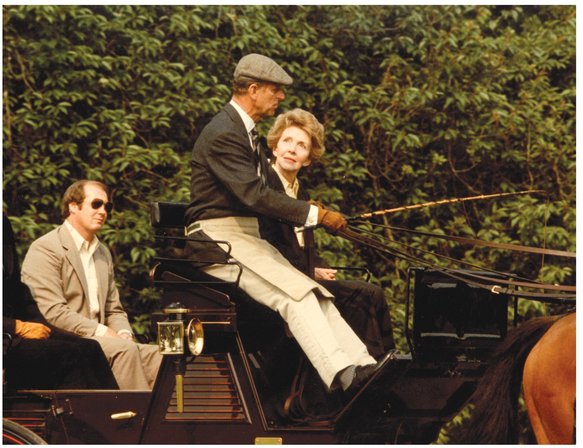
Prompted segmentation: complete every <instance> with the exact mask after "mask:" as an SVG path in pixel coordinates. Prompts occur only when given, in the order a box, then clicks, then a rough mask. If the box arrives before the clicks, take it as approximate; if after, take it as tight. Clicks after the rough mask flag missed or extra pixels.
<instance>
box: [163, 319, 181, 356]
mask: <svg viewBox="0 0 583 448" xmlns="http://www.w3.org/2000/svg"><path fill="white" fill-rule="evenodd" d="M158 350H159V351H160V353H161V354H162V355H183V354H184V323H183V322H182V321H169V322H158Z"/></svg>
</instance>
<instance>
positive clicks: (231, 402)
mask: <svg viewBox="0 0 583 448" xmlns="http://www.w3.org/2000/svg"><path fill="white" fill-rule="evenodd" d="M182 211H183V205H182V204H154V206H153V208H152V217H153V224H154V228H155V230H156V233H157V236H158V238H160V240H161V241H162V245H161V246H162V247H161V250H160V252H159V254H160V256H159V259H158V265H157V267H156V269H155V270H154V271H153V278H154V281H155V284H156V285H157V286H160V287H161V288H162V305H163V307H167V306H168V305H170V304H172V303H176V302H180V304H181V305H182V306H183V307H184V308H187V309H188V310H189V311H188V312H187V313H186V314H185V315H184V316H183V317H184V319H185V321H186V322H188V321H189V320H190V319H191V318H198V319H199V320H200V321H202V322H203V327H204V332H205V336H204V339H205V347H204V350H203V352H202V354H200V355H199V356H187V355H184V356H182V355H166V356H164V360H163V363H162V366H161V368H160V372H159V374H158V378H157V380H156V384H155V386H154V390H153V391H152V392H148V391H141V392H140V391H136V392H132V391H27V392H24V391H18V392H16V393H5V394H4V400H3V404H4V412H3V415H4V417H5V418H10V419H11V420H14V421H16V422H19V423H22V424H24V425H25V426H28V427H30V428H31V429H33V430H35V432H37V433H38V434H39V435H40V436H41V437H43V438H44V439H45V440H47V441H48V442H49V443H58V444H67V443H68V444H82V443H92V444H106V443H115V444H135V443H146V444H254V443H270V444H277V443H286V444H333V443H352V444H354V443H376V444H382V443H400V444H412V443H431V442H433V441H434V440H435V439H436V437H437V435H438V433H439V430H440V429H441V427H442V426H443V425H444V424H445V423H446V422H448V421H450V420H451V419H452V418H453V417H454V416H455V415H456V414H457V413H458V412H459V410H460V409H461V408H462V407H463V406H464V404H465V403H466V401H467V399H468V397H469V396H470V395H471V393H472V392H473V391H474V389H475V387H476V384H477V381H478V380H479V379H480V378H481V376H482V374H483V372H484V370H485V368H486V361H487V355H488V353H489V351H490V350H491V349H492V348H493V347H494V346H495V345H497V343H498V342H499V340H500V339H501V338H503V337H504V335H505V322H506V313H507V311H506V308H504V309H503V303H504V300H501V299H500V298H499V297H498V296H497V295H496V297H494V301H495V303H496V305H495V310H494V311H493V310H492V309H491V306H492V304H491V303H490V301H489V300H490V298H492V296H494V294H492V293H490V294H484V293H479V294H478V293H477V292H476V291H470V293H468V291H466V290H465V289H464V288H465V287H464V286H463V285H461V283H463V282H458V281H457V280H452V279H449V280H447V279H445V278H443V276H442V274H439V273H435V272H433V271H431V270H414V272H413V273H414V276H413V277H412V280H411V283H412V285H413V291H412V293H411V299H410V302H411V303H410V304H409V305H410V306H411V307H412V308H413V315H412V319H410V318H409V316H407V317H406V322H405V323H404V325H405V327H406V331H407V333H408V339H409V341H410V349H411V350H410V353H403V354H397V355H395V356H394V358H393V359H392V360H391V361H390V364H389V365H388V366H387V368H386V369H384V370H383V372H382V374H381V375H380V376H379V377H378V378H376V379H375V380H374V381H373V382H372V383H371V384H369V385H368V386H367V388H366V389H364V391H363V392H362V393H360V394H359V395H357V396H356V397H355V398H353V399H352V400H350V401H344V399H342V397H341V396H339V395H338V394H331V393H328V392H327V391H326V390H325V389H324V386H323V385H322V383H321V381H320V379H319V377H318V376H317V374H316V373H315V371H314V370H313V368H312V367H311V366H310V364H309V362H307V359H306V358H305V357H304V355H303V353H302V352H301V350H300V349H299V347H298V346H297V343H296V342H295V340H294V339H293V338H291V337H290V336H289V335H288V334H287V332H286V331H285V326H284V324H283V322H282V320H281V318H280V317H279V316H278V315H277V314H275V313H274V312H273V311H271V310H269V309H267V308H266V307H263V306H262V305H259V304H258V303H257V302H255V301H253V300H252V299H250V298H249V297H248V296H246V295H245V294H244V293H241V292H240V291H237V290H236V289H234V288H233V285H229V284H216V282H213V281H212V280H211V279H209V278H207V277H205V276H204V275H201V273H200V272H196V270H194V271H193V270H192V266H191V264H190V263H189V260H186V259H184V258H181V252H180V249H181V247H183V237H181V235H183V227H182V216H183V214H182ZM444 282H449V283H448V285H449V286H448V287H443V288H441V287H436V285H439V284H443V283H444ZM452 284H455V286H451V285H452ZM453 292H455V293H453ZM464 297H466V298H467V297H469V304H466V303H465V302H464V300H465V299H464ZM466 305H467V306H468V307H469V311H468V309H465V311H464V310H460V307H462V306H466ZM408 308H409V306H408ZM480 316H489V317H488V318H487V322H485V321H484V320H483V319H481V318H478V317H480ZM167 319H168V315H167V314H164V313H155V314H154V315H153V316H152V321H153V322H152V323H153V326H154V328H156V325H157V323H158V322H164V321H166V320H167ZM503 319H504V322H503ZM409 320H412V321H413V328H412V329H411V330H409ZM502 327H504V328H502ZM442 333H443V334H442ZM493 335H496V337H493ZM177 373H178V374H182V375H183V401H184V407H183V409H182V411H181V412H180V411H179V409H178V406H177V391H176V374H177Z"/></svg>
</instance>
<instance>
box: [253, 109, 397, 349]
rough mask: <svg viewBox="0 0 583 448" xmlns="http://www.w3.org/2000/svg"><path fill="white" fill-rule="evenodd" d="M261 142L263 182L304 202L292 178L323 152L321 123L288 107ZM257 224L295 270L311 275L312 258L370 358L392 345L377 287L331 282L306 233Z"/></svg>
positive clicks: (332, 275) (272, 222) (269, 221)
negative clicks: (266, 157)
mask: <svg viewBox="0 0 583 448" xmlns="http://www.w3.org/2000/svg"><path fill="white" fill-rule="evenodd" d="M267 144H268V146H269V148H270V149H271V151H272V153H273V159H272V163H271V164H270V166H269V168H268V170H267V183H268V185H269V186H270V187H271V188H273V189H274V190H277V191H281V192H285V193H286V194H287V195H288V196H291V197H293V198H296V199H302V200H309V197H308V194H307V192H306V191H305V190H304V189H302V188H301V185H300V183H299V180H298V178H297V176H298V174H299V172H300V170H301V169H302V168H303V167H307V166H309V165H310V164H311V163H312V162H315V161H317V160H318V159H320V157H322V155H323V154H324V151H325V147H324V126H323V125H322V124H321V123H320V122H319V121H318V120H317V119H316V117H315V116H314V115H312V114H311V113H310V112H307V111H305V110H303V109H294V110H291V111H289V112H286V113H283V114H281V115H279V116H278V117H277V119H276V121H275V124H274V125H273V127H272V128H271V130H270V131H269V133H268V134H267ZM259 225H260V230H261V235H262V237H263V238H265V239H266V240H267V241H269V242H270V243H271V244H272V245H273V246H274V247H276V248H277V249H278V250H279V251H280V252H281V254H282V255H283V256H284V257H285V258H287V259H288V260H289V261H290V262H291V263H292V264H293V265H294V266H295V267H296V268H297V269H299V270H300V271H302V272H304V273H306V274H308V275H312V273H310V272H308V269H309V268H308V266H309V264H310V263H309V262H308V259H309V257H313V258H314V259H316V267H315V269H314V272H313V275H314V278H315V279H316V280H317V281H318V282H319V283H320V284H322V285H323V286H324V287H325V288H326V289H327V290H328V291H330V292H331V293H332V294H333V295H334V297H335V300H334V304H335V305H336V307H337V308H338V309H339V311H340V313H341V314H342V316H343V317H344V319H345V320H346V321H347V322H348V324H349V325H350V326H351V327H352V329H353V330H354V331H355V332H356V334H357V335H358V336H359V337H360V338H361V339H362V341H363V342H364V343H365V344H366V346H367V349H368V352H369V353H370V354H371V355H372V356H373V357H375V358H376V359H378V358H379V357H381V356H382V355H383V354H384V353H386V352H387V351H389V350H391V349H394V348H395V343H394V341H393V329H392V325H391V317H390V314H389V307H388V305H387V301H386V298H385V295H384V293H383V290H382V288H380V287H379V286H376V285H373V284H371V283H367V282H363V281H355V280H337V279H336V271H335V270H334V269H330V268H326V267H323V266H325V262H324V261H323V260H322V259H320V258H318V257H317V256H316V254H314V253H313V245H306V247H308V250H310V251H311V252H312V253H306V251H305V250H304V246H305V245H304V243H305V239H308V238H313V232H312V231H309V230H308V231H306V232H296V231H295V229H294V226H292V225H290V224H287V223H285V222H283V221H280V220H276V219H273V218H269V217H267V216H262V217H261V218H260V222H259ZM304 236H305V237H304ZM310 246H311V247H310Z"/></svg>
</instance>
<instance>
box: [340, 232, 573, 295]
mask: <svg viewBox="0 0 583 448" xmlns="http://www.w3.org/2000/svg"><path fill="white" fill-rule="evenodd" d="M337 234H338V235H339V236H342V237H344V238H346V239H348V240H351V241H355V242H358V243H362V244H365V245H367V246H369V247H372V248H373V249H376V250H380V251H383V252H389V253H390V252H391V251H390V248H388V247H387V245H386V244H384V243H381V242H379V241H376V240H374V239H372V238H369V237H366V236H364V235H362V234H359V233H358V232H355V231H354V230H352V229H349V228H347V229H344V230H340V231H338V233H337ZM433 269H435V270H438V271H440V272H442V273H443V274H445V275H448V276H450V277H452V278H456V279H458V280H461V281H463V282H465V283H468V284H470V285H472V286H476V287H480V288H484V289H488V290H490V291H492V292H494V293H498V294H508V295H511V296H520V297H530V298H533V299H534V298H540V299H545V300H548V301H551V302H552V301H557V302H561V303H562V302H563V301H564V300H567V301H571V300H572V299H574V298H575V295H574V294H556V293H537V292H529V291H522V290H521V291H518V290H516V289H514V288H508V287H503V286H500V285H499V284H504V285H509V286H513V287H514V286H524V287H528V288H533V289H544V290H555V291H565V292H575V291H576V287H575V286H560V285H550V284H543V283H535V282H517V281H516V280H506V279H496V283H497V284H493V279H492V278H491V277H485V276H481V275H479V274H475V273H472V272H469V271H466V272H463V274H461V273H459V272H456V271H454V270H452V269H448V268H439V267H437V268H436V267H433ZM472 279H479V280H486V281H487V282H488V283H487V284H484V283H483V282H479V281H476V280H472Z"/></svg>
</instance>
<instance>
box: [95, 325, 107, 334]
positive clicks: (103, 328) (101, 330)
mask: <svg viewBox="0 0 583 448" xmlns="http://www.w3.org/2000/svg"><path fill="white" fill-rule="evenodd" d="M105 333H107V327H106V326H105V325H103V324H97V328H96V330H95V334H94V336H105Z"/></svg>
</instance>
